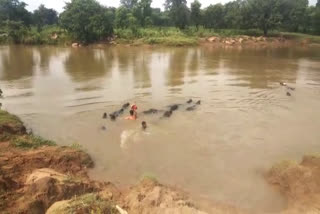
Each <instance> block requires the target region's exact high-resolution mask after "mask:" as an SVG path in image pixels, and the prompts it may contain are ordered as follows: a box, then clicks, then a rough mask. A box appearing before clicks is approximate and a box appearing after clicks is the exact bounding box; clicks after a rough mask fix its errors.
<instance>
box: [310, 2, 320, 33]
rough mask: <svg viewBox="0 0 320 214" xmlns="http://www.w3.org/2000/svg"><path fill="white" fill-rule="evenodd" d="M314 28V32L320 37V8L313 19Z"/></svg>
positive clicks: (319, 7)
mask: <svg viewBox="0 0 320 214" xmlns="http://www.w3.org/2000/svg"><path fill="white" fill-rule="evenodd" d="M312 26H313V29H314V32H315V33H316V34H318V35H320V6H318V7H316V8H315V11H314V14H313V17H312Z"/></svg>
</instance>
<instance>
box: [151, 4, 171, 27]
mask: <svg viewBox="0 0 320 214" xmlns="http://www.w3.org/2000/svg"><path fill="white" fill-rule="evenodd" d="M151 22H152V24H153V25H155V26H169V24H170V18H169V14H168V12H167V11H166V12H161V9H160V8H152V13H151Z"/></svg>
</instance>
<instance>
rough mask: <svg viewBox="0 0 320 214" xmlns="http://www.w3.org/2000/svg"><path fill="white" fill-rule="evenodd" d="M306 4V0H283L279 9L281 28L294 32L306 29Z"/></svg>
mask: <svg viewBox="0 0 320 214" xmlns="http://www.w3.org/2000/svg"><path fill="white" fill-rule="evenodd" d="M308 4H309V2H308V0H295V1H291V0H284V1H283V2H282V5H281V8H280V11H281V13H282V17H283V27H284V28H285V29H287V30H289V31H294V32H298V31H299V30H300V29H304V28H306V25H305V24H306V20H307V18H308V17H307V15H308V14H307V8H308Z"/></svg>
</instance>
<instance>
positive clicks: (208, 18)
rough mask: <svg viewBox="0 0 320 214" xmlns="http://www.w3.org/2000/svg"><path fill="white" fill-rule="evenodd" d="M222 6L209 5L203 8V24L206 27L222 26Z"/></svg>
mask: <svg viewBox="0 0 320 214" xmlns="http://www.w3.org/2000/svg"><path fill="white" fill-rule="evenodd" d="M223 17H224V6H223V5H222V4H215V5H210V6H209V7H207V8H206V9H205V10H204V18H203V19H204V25H205V27H207V28H216V29H219V28H223V27H224V22H223V21H224V20H223Z"/></svg>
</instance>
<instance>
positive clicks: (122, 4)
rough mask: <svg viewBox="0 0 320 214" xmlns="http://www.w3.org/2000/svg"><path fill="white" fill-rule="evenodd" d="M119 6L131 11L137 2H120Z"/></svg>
mask: <svg viewBox="0 0 320 214" xmlns="http://www.w3.org/2000/svg"><path fill="white" fill-rule="evenodd" d="M120 3H121V6H124V7H126V8H128V9H132V8H133V7H134V6H136V5H137V3H138V0H120Z"/></svg>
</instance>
